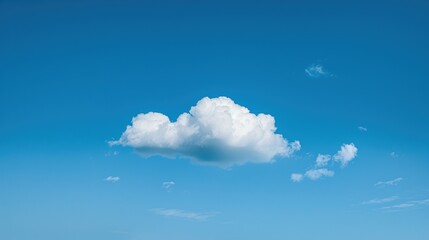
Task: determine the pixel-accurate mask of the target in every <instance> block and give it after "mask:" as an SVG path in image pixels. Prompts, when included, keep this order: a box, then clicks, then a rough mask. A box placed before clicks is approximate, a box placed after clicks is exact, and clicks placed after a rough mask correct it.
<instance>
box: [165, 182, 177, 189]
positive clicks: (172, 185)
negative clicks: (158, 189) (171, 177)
mask: <svg viewBox="0 0 429 240" xmlns="http://www.w3.org/2000/svg"><path fill="white" fill-rule="evenodd" d="M174 185H176V183H175V182H172V181H170V182H163V183H162V187H163V188H166V189H170V188H172V187H174Z"/></svg>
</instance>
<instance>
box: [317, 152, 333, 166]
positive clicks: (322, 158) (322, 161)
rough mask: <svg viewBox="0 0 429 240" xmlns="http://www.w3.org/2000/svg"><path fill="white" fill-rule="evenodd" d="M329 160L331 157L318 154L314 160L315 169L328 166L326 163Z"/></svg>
mask: <svg viewBox="0 0 429 240" xmlns="http://www.w3.org/2000/svg"><path fill="white" fill-rule="evenodd" d="M330 160H331V155H329V154H320V153H319V154H318V155H317V158H316V167H324V166H326V165H328V162H329V161H330Z"/></svg>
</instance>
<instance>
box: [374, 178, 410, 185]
mask: <svg viewBox="0 0 429 240" xmlns="http://www.w3.org/2000/svg"><path fill="white" fill-rule="evenodd" d="M402 180H404V179H403V178H401V177H398V178H395V179H393V180H389V181H379V182H377V183H376V184H374V186H375V187H386V186H395V185H398V183H400V182H401V181H402Z"/></svg>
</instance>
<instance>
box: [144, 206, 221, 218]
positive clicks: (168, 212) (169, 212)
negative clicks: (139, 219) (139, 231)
mask: <svg viewBox="0 0 429 240" xmlns="http://www.w3.org/2000/svg"><path fill="white" fill-rule="evenodd" d="M151 211H152V212H154V213H156V214H158V215H161V216H165V217H176V218H185V219H190V220H196V221H204V220H207V219H208V218H210V217H213V216H215V215H214V214H213V213H198V212H188V211H185V210H181V209H166V208H155V209H152V210H151Z"/></svg>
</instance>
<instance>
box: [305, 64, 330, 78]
mask: <svg viewBox="0 0 429 240" xmlns="http://www.w3.org/2000/svg"><path fill="white" fill-rule="evenodd" d="M305 73H306V74H307V75H308V76H309V77H312V78H318V77H321V76H328V75H331V74H330V73H329V72H327V71H326V70H325V68H324V67H323V66H322V65H320V64H312V65H310V66H308V67H307V68H306V69H305Z"/></svg>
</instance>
